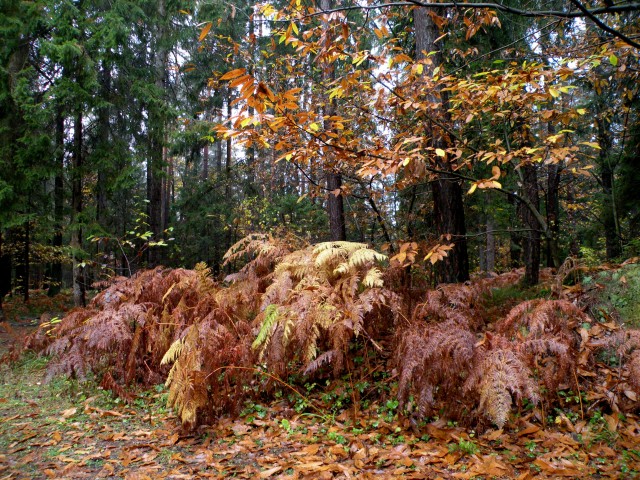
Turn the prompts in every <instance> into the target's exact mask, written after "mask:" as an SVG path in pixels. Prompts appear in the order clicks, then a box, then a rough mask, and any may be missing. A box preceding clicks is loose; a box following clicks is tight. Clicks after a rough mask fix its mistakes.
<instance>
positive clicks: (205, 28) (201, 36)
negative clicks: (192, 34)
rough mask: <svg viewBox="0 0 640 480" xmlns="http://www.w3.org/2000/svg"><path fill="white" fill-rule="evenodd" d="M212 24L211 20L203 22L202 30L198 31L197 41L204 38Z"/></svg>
mask: <svg viewBox="0 0 640 480" xmlns="http://www.w3.org/2000/svg"><path fill="white" fill-rule="evenodd" d="M212 25H213V24H212V23H211V22H207V23H206V24H205V26H204V27H203V28H202V31H201V32H200V36H199V37H198V41H199V42H201V41H203V40H204V39H205V38H206V36H207V34H208V33H209V31H210V30H211V26H212Z"/></svg>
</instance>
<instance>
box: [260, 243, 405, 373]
mask: <svg viewBox="0 0 640 480" xmlns="http://www.w3.org/2000/svg"><path fill="white" fill-rule="evenodd" d="M386 259H387V257H386V256H385V255H382V254H380V253H378V252H376V251H375V250H371V249H369V248H367V246H366V245H365V244H362V243H351V242H327V243H321V244H318V245H316V246H310V247H307V248H305V249H302V250H297V251H295V252H293V253H291V254H289V255H287V256H286V257H284V258H283V259H282V260H281V261H280V263H278V265H277V267H276V268H275V271H274V275H273V279H272V283H271V285H269V287H268V288H267V290H266V292H265V294H264V295H263V298H262V306H261V312H260V314H259V315H258V317H257V318H256V321H257V322H259V324H260V331H259V333H258V336H257V337H256V339H255V341H254V342H253V346H254V348H255V349H257V350H259V352H260V360H261V361H263V362H265V363H266V365H267V366H268V368H269V370H271V371H273V372H274V373H276V374H277V375H280V376H282V375H284V374H285V373H286V365H287V364H288V362H290V361H300V362H302V364H303V367H304V373H305V374H307V375H308V374H311V373H313V372H315V371H316V370H317V369H318V368H320V367H321V366H323V365H325V364H332V365H333V371H334V374H336V375H337V374H338V373H340V372H341V371H342V370H343V368H344V363H345V355H346V352H347V349H348V347H349V344H350V342H351V341H353V340H354V339H355V338H357V337H359V336H360V335H363V336H365V337H366V338H367V339H369V340H372V339H374V338H377V337H379V333H380V330H381V329H383V330H384V329H387V328H388V327H389V326H390V325H393V323H395V313H394V312H397V311H398V309H399V305H398V303H399V302H398V297H397V296H396V295H394V294H393V292H391V291H390V290H388V289H386V288H384V286H383V280H382V272H381V270H380V269H379V268H378V267H377V266H376V265H377V263H378V262H382V261H385V260H386ZM373 344H374V345H375V346H377V344H376V343H375V341H373ZM319 351H322V353H320V354H319V355H318V353H319Z"/></svg>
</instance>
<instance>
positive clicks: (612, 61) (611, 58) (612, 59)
mask: <svg viewBox="0 0 640 480" xmlns="http://www.w3.org/2000/svg"><path fill="white" fill-rule="evenodd" d="M609 63H610V64H611V65H613V66H614V67H617V66H618V57H616V56H615V55H614V54H613V53H612V54H611V55H609Z"/></svg>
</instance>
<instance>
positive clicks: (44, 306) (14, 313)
mask: <svg viewBox="0 0 640 480" xmlns="http://www.w3.org/2000/svg"><path fill="white" fill-rule="evenodd" d="M71 308H73V295H72V291H71V289H64V290H62V291H61V292H60V293H59V294H57V295H55V296H53V297H49V296H48V295H47V291H46V290H30V291H29V301H28V302H26V303H25V302H24V299H23V297H22V296H21V295H18V294H16V295H14V296H7V297H6V298H5V299H4V302H3V310H4V314H5V316H6V318H7V320H9V321H11V322H24V321H25V320H32V323H33V324H34V325H35V324H37V319H39V318H40V316H41V315H42V314H44V313H47V314H49V315H50V316H51V317H55V316H62V315H64V312H67V311H69V310H70V309H71Z"/></svg>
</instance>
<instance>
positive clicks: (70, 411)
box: [62, 407, 78, 418]
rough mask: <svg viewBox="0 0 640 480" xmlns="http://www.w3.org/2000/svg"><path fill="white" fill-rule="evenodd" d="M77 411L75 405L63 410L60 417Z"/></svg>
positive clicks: (68, 415)
mask: <svg viewBox="0 0 640 480" xmlns="http://www.w3.org/2000/svg"><path fill="white" fill-rule="evenodd" d="M77 411H78V409H77V408H76V407H72V408H68V409H67V410H63V412H62V418H69V417H73V416H74V415H75V414H76V412H77Z"/></svg>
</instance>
